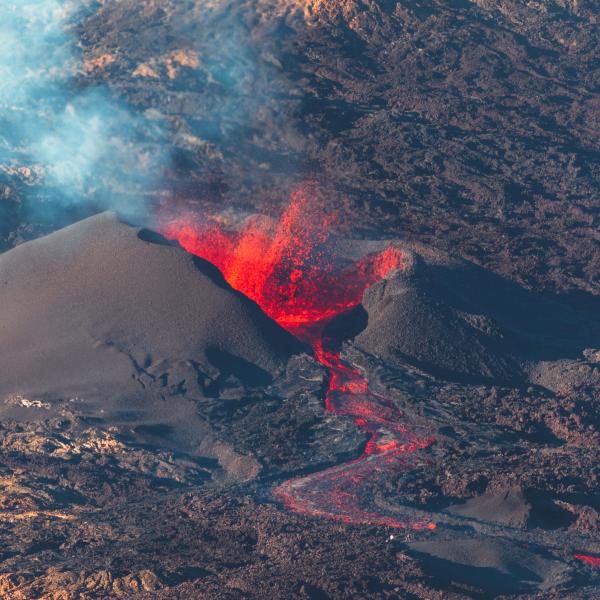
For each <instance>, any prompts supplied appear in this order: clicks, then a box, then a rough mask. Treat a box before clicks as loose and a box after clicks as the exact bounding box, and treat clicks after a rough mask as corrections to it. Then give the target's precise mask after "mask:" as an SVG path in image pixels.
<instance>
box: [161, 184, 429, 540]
mask: <svg viewBox="0 0 600 600" xmlns="http://www.w3.org/2000/svg"><path fill="white" fill-rule="evenodd" d="M319 197H320V194H319V193H317V190H316V189H315V187H314V186H313V185H310V184H308V185H304V186H302V187H301V188H299V189H298V190H297V191H295V192H294V193H293V194H292V197H291V201H290V203H289V205H288V206H287V208H286V209H285V211H284V212H283V214H282V215H281V217H280V219H279V220H275V219H273V218H270V217H267V216H254V217H251V218H249V219H247V220H246V222H245V223H244V225H243V226H241V227H240V228H238V229H236V230H229V229H227V228H226V227H224V226H223V225H222V224H221V223H220V222H219V221H217V220H214V219H210V218H208V219H206V220H203V221H200V220H198V218H197V216H195V215H193V214H183V215H181V214H180V215H176V216H163V217H162V218H161V230H162V233H163V235H164V236H165V237H166V238H168V239H171V240H176V241H178V242H179V244H180V245H181V246H182V247H183V248H184V249H185V250H187V251H188V252H190V253H192V254H195V255H197V256H200V257H201V258H203V259H205V260H208V261H209V262H211V263H213V264H214V265H215V266H216V267H218V268H219V269H220V271H221V272H222V273H223V275H224V277H225V279H226V280H227V281H228V283H229V284H230V285H231V286H232V287H233V288H234V289H236V290H238V291H240V292H242V293H243V294H245V295H246V296H248V297H249V298H251V299H252V300H254V301H255V302H256V303H257V304H258V305H259V306H260V307H261V308H262V309H263V311H264V312H265V313H266V314H267V315H269V316H270V317H271V318H272V319H274V320H275V321H276V322H277V323H279V324H280V325H281V326H283V327H284V328H286V329H287V330H288V331H290V332H291V333H293V334H294V335H295V336H296V337H298V338H299V339H301V340H303V341H305V342H307V343H309V344H310V345H311V346H312V348H313V351H314V355H315V357H316V359H317V360H318V361H319V362H320V363H321V364H323V365H324V366H325V367H326V368H327V369H328V372H329V385H328V390H327V393H326V399H325V402H326V410H327V411H328V412H330V413H334V414H337V415H342V416H347V417H349V418H352V419H353V420H354V422H355V423H356V424H357V425H358V426H359V427H360V428H361V429H362V430H364V431H365V432H367V433H368V435H369V441H368V442H367V444H366V446H365V448H364V451H363V454H362V455H361V456H359V457H358V458H356V459H355V460H353V461H351V462H349V463H344V464H341V465H337V466H334V467H331V468H329V469H326V470H323V471H320V472H317V473H313V474H310V475H307V476H304V477H299V478H296V479H292V480H289V481H286V482H284V483H283V484H281V485H280V486H278V487H277V488H276V489H275V491H274V494H275V496H276V497H277V498H278V499H279V500H280V501H282V502H283V503H284V504H285V505H286V506H287V507H288V508H290V509H291V510H293V511H295V512H299V513H304V514H310V515H318V516H324V517H328V518H332V519H335V520H340V521H344V522H348V523H368V524H377V525H385V526H390V527H401V528H404V527H410V528H414V529H422V528H429V529H433V528H435V524H434V523H423V522H418V521H417V522H415V521H406V520H402V521H400V520H397V519H396V518H394V517H390V516H387V515H384V514H379V513H373V512H370V511H369V510H368V509H365V508H363V507H362V506H361V502H360V493H359V490H360V488H361V487H362V485H363V484H365V483H367V482H371V483H372V482H373V481H374V478H376V477H377V475H378V474H384V473H386V472H389V470H390V469H398V468H406V466H407V463H408V462H409V461H410V460H411V458H412V457H413V456H414V455H416V453H417V451H418V450H420V449H423V448H426V447H427V446H429V445H431V444H432V443H433V442H434V438H433V437H431V436H423V435H418V434H416V433H415V432H413V431H411V430H410V428H408V427H407V426H406V424H405V423H404V422H403V421H404V419H403V414H402V412H401V411H400V410H399V409H398V408H396V407H395V406H394V405H393V403H391V402H390V401H389V400H388V399H386V398H385V397H382V396H380V395H378V394H375V393H374V392H372V391H371V390H370V389H369V382H368V380H367V378H366V377H365V376H364V375H363V374H362V372H361V371H360V370H359V369H358V368H357V367H355V366H353V365H350V364H348V363H347V362H345V361H344V360H342V358H341V356H340V352H339V350H338V349H337V348H336V344H335V341H334V340H331V339H328V337H327V336H326V335H325V329H326V326H327V325H328V324H329V323H330V322H331V320H332V319H334V318H335V317H337V316H339V315H341V314H343V313H346V312H348V311H349V310H351V309H352V308H354V307H356V306H358V305H359V304H360V302H361V300H362V296H363V293H364V291H365V290H366V289H367V288H368V287H369V286H371V285H372V284H374V283H375V282H377V281H379V280H381V279H383V278H385V277H386V276H387V275H388V274H390V273H391V272H392V271H394V270H396V269H403V268H404V263H403V254H402V252H401V250H400V249H398V248H397V247H395V246H394V245H393V244H390V245H389V246H388V247H387V248H385V249H384V250H383V251H381V252H378V253H376V254H370V255H368V256H365V257H363V258H362V259H360V260H358V261H356V262H353V263H350V264H349V263H348V261H344V260H342V258H341V257H340V256H339V255H338V254H337V253H336V251H335V236H334V235H333V234H332V228H333V226H334V225H335V222H336V216H335V215H330V214H327V213H326V212H325V211H324V207H323V206H320V203H319V200H318V199H319Z"/></svg>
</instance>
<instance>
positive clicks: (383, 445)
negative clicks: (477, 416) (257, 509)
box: [273, 326, 435, 529]
mask: <svg viewBox="0 0 600 600" xmlns="http://www.w3.org/2000/svg"><path fill="white" fill-rule="evenodd" d="M323 328H324V326H323V327H321V331H322V329H323ZM314 331H315V330H314V328H313V329H310V330H309V333H308V335H307V332H306V330H303V329H302V328H301V327H300V328H295V329H293V330H292V333H294V334H295V335H296V336H297V337H299V338H301V339H303V340H306V341H309V342H311V344H312V346H313V350H314V353H315V357H316V358H317V360H319V362H320V363H321V364H323V365H324V366H325V367H327V369H328V371H329V387H328V390H327V393H326V397H325V406H326V410H327V411H328V412H331V413H333V414H337V415H344V416H347V417H350V418H352V419H354V422H355V423H356V424H357V425H358V426H359V427H360V428H361V429H362V430H364V431H366V432H367V433H368V434H369V440H368V442H367V444H366V446H365V449H364V452H363V454H362V455H361V456H359V457H358V458H356V459H354V460H352V461H350V462H347V463H343V464H340V465H336V466H334V467H331V468H329V469H325V470H323V471H320V472H318V473H312V474H310V475H307V476H304V477H299V478H296V479H291V480H288V481H286V482H284V483H283V484H281V485H279V486H278V487H277V488H276V489H275V490H274V492H273V493H274V495H275V497H276V498H278V499H279V500H280V501H282V502H283V503H284V504H285V506H287V507H288V508H289V509H291V510H293V511H294V512H298V513H303V514H308V515H313V516H322V517H327V518H330V519H334V520H337V521H343V522H346V523H355V524H370V525H384V526H387V527H396V528H411V529H434V528H435V524H434V523H431V522H427V523H425V522H421V521H411V522H409V521H401V520H398V519H397V518H394V517H390V516H387V515H384V514H379V513H375V512H371V511H369V510H366V509H364V508H362V507H361V505H360V500H359V495H360V494H359V492H360V490H361V488H364V487H365V486H366V485H367V484H371V485H372V484H373V482H374V481H375V482H376V481H377V478H378V476H384V477H385V476H386V475H389V472H390V471H391V470H399V469H407V468H410V460H411V459H412V458H413V457H414V456H415V454H416V453H417V452H418V451H419V450H421V449H423V448H427V447H428V446H429V445H431V444H432V443H433V442H434V438H433V437H419V436H417V435H415V434H414V433H413V432H411V430H410V429H408V428H407V427H406V426H405V425H403V424H402V417H403V415H402V413H401V412H400V411H399V410H398V409H396V408H394V407H393V406H391V405H390V404H389V403H388V402H387V401H386V399H385V398H383V397H381V396H379V395H377V394H375V393H373V392H372V391H370V390H369V383H368V380H367V379H366V377H364V376H363V375H362V373H361V372H360V371H359V370H358V369H357V368H356V367H354V366H352V365H349V364H347V363H346V362H344V361H343V360H342V359H341V357H340V354H339V352H336V351H333V350H328V349H325V347H324V338H323V336H322V335H319V336H315V334H314Z"/></svg>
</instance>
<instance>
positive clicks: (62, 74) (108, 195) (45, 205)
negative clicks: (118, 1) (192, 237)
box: [0, 0, 167, 216]
mask: <svg viewBox="0 0 600 600" xmlns="http://www.w3.org/2000/svg"><path fill="white" fill-rule="evenodd" d="M93 4H95V3H93V2H89V1H87V2H86V0H81V1H65V0H18V2H9V1H7V0H3V1H2V2H0V44H1V45H2V48H3V50H2V53H0V177H2V178H4V177H8V178H9V180H10V178H19V179H21V180H24V181H25V183H26V184H29V185H32V186H35V187H36V192H37V191H38V190H40V189H41V191H42V193H41V194H38V193H36V201H35V202H29V211H33V213H35V216H41V215H43V214H44V213H48V212H50V213H51V212H53V211H56V210H64V209H65V208H69V207H75V206H77V205H82V204H83V205H89V206H94V207H96V208H112V209H115V210H118V211H120V212H122V213H123V214H125V215H133V214H139V213H140V211H141V210H142V209H143V207H144V204H145V200H146V197H147V195H148V194H149V193H150V190H152V189H154V185H155V183H156V182H157V178H159V177H160V176H161V174H162V172H163V170H164V166H165V164H166V161H167V157H166V156H165V150H164V148H165V146H164V143H163V139H164V130H163V128H162V127H161V123H160V121H158V122H157V121H152V120H150V119H146V118H144V117H143V115H139V114H135V113H134V112H133V111H132V110H131V109H130V108H129V107H127V106H126V105H125V104H124V103H122V102H119V101H118V100H117V99H115V98H113V97H111V95H110V93H109V92H108V90H105V89H100V88H98V87H89V86H87V85H83V84H82V83H81V78H80V77H79V76H80V75H81V64H82V62H81V57H80V56H79V53H78V51H77V38H76V35H75V33H74V24H75V23H76V22H77V20H79V19H81V18H83V17H85V15H86V13H87V12H89V10H90V8H91V7H92V5H93Z"/></svg>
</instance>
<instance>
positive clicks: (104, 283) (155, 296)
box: [0, 213, 301, 397]
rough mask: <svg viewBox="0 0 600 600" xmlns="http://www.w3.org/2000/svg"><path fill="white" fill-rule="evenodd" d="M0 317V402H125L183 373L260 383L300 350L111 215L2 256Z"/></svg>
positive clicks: (192, 266)
mask: <svg viewBox="0 0 600 600" xmlns="http://www.w3.org/2000/svg"><path fill="white" fill-rule="evenodd" d="M0 305H1V306H2V318H1V320H0V342H1V346H0V372H1V374H0V393H1V394H2V395H7V394H11V393H12V394H22V395H31V394H33V395H51V396H52V395H56V396H59V397H64V395H65V394H70V395H81V394H83V395H89V394H91V395H109V394H110V393H112V392H118V393H121V394H123V393H125V394H126V393H130V394H131V393H132V392H141V391H143V390H144V389H145V388H146V387H147V385H148V382H151V381H153V380H156V379H162V380H163V382H167V383H168V379H169V377H170V376H171V375H172V374H173V372H174V371H177V370H178V369H185V368H187V369H188V370H190V366H192V367H194V368H195V369H196V371H198V373H200V372H202V373H205V374H208V375H216V374H218V373H220V372H223V371H229V372H233V373H234V374H235V375H237V376H238V377H240V378H241V379H246V380H250V381H256V382H259V383H260V382H263V383H264V382H265V381H268V380H270V379H271V378H272V376H273V375H275V374H277V373H278V372H280V371H281V370H282V369H283V368H284V366H285V364H286V362H287V360H288V358H289V357H290V355H292V354H293V353H296V352H299V351H300V350H301V345H300V344H299V343H298V342H297V341H296V340H295V339H294V338H293V337H292V336H291V335H289V334H288V333H287V332H286V331H284V330H283V329H282V328H281V327H279V326H278V325H277V324H276V323H275V322H273V321H272V320H271V319H269V318H268V317H267V316H266V315H265V314H264V313H263V312H262V311H261V310H260V308H259V307H258V306H257V305H256V304H255V303H253V302H252V301H250V300H248V299H247V298H246V297H244V296H243V295H241V294H240V293H238V292H236V291H234V290H233V289H232V288H230V287H229V285H228V284H227V283H226V282H225V281H224V279H223V278H222V276H221V274H220V273H219V272H218V271H217V270H216V269H215V268H214V267H213V266H212V265H210V264H209V263H206V262H205V261H202V260H200V259H198V258H196V257H193V256H191V255H189V254H187V253H186V252H184V251H183V250H182V249H181V248H179V247H176V246H173V245H171V244H168V243H167V242H166V241H164V240H162V239H161V238H160V237H158V236H155V235H151V234H150V233H149V232H145V231H144V230H140V229H136V228H134V227H130V226H129V225H126V224H124V223H122V222H120V221H119V219H118V218H117V217H116V216H115V215H114V214H111V213H105V214H101V215H98V216H96V217H92V218H89V219H87V220H85V221H82V222H80V223H78V224H76V225H73V226H70V227H67V228H66V229H63V230H61V231H59V232H57V233H54V234H52V235H50V236H48V237H45V238H43V239H40V240H37V241H34V242H30V243H27V244H24V245H22V246H19V247H18V248H15V249H14V250H12V251H9V252H7V253H5V254H3V255H2V256H1V257H0ZM192 372H193V370H192ZM198 376H199V375H198ZM145 380H147V381H146V382H145ZM188 385H189V384H188Z"/></svg>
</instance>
